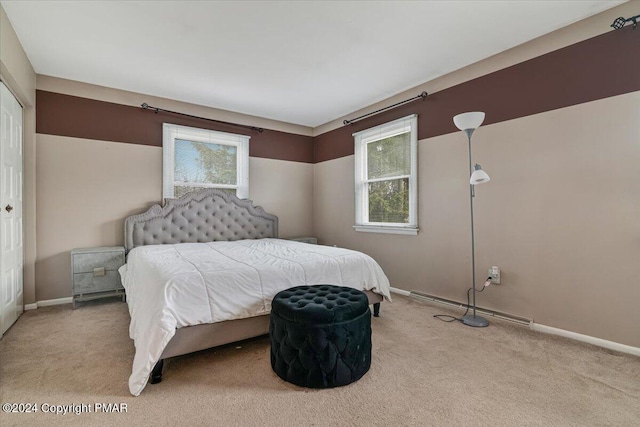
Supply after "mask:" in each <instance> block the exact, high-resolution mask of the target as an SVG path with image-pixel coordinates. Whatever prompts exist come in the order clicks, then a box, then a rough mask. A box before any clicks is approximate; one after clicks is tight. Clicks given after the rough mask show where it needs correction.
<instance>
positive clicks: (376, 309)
mask: <svg viewBox="0 0 640 427" xmlns="http://www.w3.org/2000/svg"><path fill="white" fill-rule="evenodd" d="M373 317H380V303H379V302H376V303H374V304H373Z"/></svg>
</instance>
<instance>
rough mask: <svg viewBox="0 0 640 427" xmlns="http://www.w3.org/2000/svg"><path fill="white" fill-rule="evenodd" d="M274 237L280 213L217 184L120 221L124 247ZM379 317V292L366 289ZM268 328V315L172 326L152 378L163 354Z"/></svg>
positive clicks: (262, 332) (201, 347)
mask: <svg viewBox="0 0 640 427" xmlns="http://www.w3.org/2000/svg"><path fill="white" fill-rule="evenodd" d="M270 237H272V238H277V237H278V217H277V216H275V215H271V214H268V213H266V212H265V211H264V209H263V208H262V207H261V206H256V205H254V204H253V202H252V201H251V200H246V199H245V200H243V199H239V198H237V197H236V196H235V195H233V194H231V193H227V192H224V191H221V190H217V189H205V190H201V191H197V192H192V193H188V194H186V195H185V196H183V197H181V198H179V199H165V205H164V206H160V205H154V206H152V207H151V208H150V209H149V210H148V211H147V212H145V213H142V214H139V215H133V216H130V217H128V218H127V219H126V220H125V223H124V241H125V249H126V252H127V253H129V251H130V250H131V249H133V248H135V247H137V246H144V245H158V244H175V243H196V242H197V243H206V242H214V241H232V240H241V239H262V238H270ZM365 294H367V297H368V298H369V303H370V304H373V307H374V316H375V317H378V315H379V312H380V302H381V301H382V299H383V298H382V296H381V295H379V294H376V293H373V292H370V291H365ZM268 333H269V315H263V316H257V317H251V318H247V319H238V320H229V321H225V322H219V323H212V324H206V325H197V326H188V327H185V328H179V329H177V330H176V334H175V335H174V336H173V338H171V340H170V341H169V343H168V344H167V346H166V348H165V349H164V351H163V353H162V355H161V356H160V361H158V363H157V364H156V365H155V367H154V368H153V372H152V373H151V376H150V382H151V384H156V383H159V382H160V381H162V366H163V360H164V359H166V358H168V357H174V356H180V355H183V354H187V353H192V352H194V351H200V350H204V349H207V348H211V347H216V346H219V345H224V344H229V343H232V342H235V341H241V340H244V339H248V338H253V337H257V336H261V335H265V334H268Z"/></svg>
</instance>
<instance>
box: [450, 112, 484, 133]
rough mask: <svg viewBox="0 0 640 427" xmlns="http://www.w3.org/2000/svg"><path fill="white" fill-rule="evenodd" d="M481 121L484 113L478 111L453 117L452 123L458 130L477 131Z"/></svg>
mask: <svg viewBox="0 0 640 427" xmlns="http://www.w3.org/2000/svg"><path fill="white" fill-rule="evenodd" d="M483 121H484V113H483V112H480V111H473V112H470V113H462V114H458V115H457V116H454V117H453V123H454V124H455V125H456V127H457V128H458V129H460V130H467V129H478V128H479V127H480V125H481V124H482V122H483Z"/></svg>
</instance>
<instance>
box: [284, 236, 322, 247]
mask: <svg viewBox="0 0 640 427" xmlns="http://www.w3.org/2000/svg"><path fill="white" fill-rule="evenodd" d="M289 240H293V241H296V242H302V243H309V244H312V245H317V244H318V238H317V237H294V238H292V239H289Z"/></svg>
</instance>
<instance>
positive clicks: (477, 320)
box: [462, 314, 489, 328]
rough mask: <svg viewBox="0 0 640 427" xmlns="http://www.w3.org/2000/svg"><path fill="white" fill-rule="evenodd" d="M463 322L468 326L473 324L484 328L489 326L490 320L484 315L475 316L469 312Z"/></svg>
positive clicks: (475, 326)
mask: <svg viewBox="0 0 640 427" xmlns="http://www.w3.org/2000/svg"><path fill="white" fill-rule="evenodd" d="M462 323H464V324H465V325H467V326H473V327H474V328H484V327H485V326H489V321H488V320H487V319H485V318H484V317H480V316H474V315H473V314H467V315H466V316H464V317H463V318H462Z"/></svg>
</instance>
